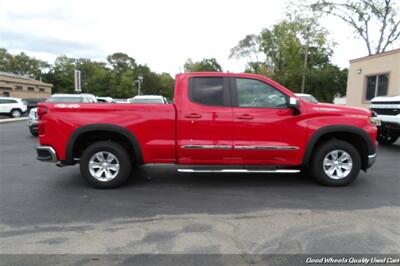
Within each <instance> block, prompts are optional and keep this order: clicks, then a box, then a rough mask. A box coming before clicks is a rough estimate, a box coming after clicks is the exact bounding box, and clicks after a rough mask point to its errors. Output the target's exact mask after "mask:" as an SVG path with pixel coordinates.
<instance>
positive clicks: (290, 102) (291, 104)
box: [287, 97, 300, 115]
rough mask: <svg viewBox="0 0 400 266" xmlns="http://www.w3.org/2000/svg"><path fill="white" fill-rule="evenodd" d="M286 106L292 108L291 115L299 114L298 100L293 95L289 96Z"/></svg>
mask: <svg viewBox="0 0 400 266" xmlns="http://www.w3.org/2000/svg"><path fill="white" fill-rule="evenodd" d="M287 106H288V108H290V109H292V110H293V115H299V114H300V108H299V107H300V101H299V100H298V99H297V98H295V97H289V100H288V103H287Z"/></svg>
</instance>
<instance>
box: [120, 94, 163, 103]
mask: <svg viewBox="0 0 400 266" xmlns="http://www.w3.org/2000/svg"><path fill="white" fill-rule="evenodd" d="M128 101H129V102H130V103H164V104H166V103H168V101H167V99H166V98H165V97H163V96H161V95H137V96H135V97H133V98H131V99H128Z"/></svg>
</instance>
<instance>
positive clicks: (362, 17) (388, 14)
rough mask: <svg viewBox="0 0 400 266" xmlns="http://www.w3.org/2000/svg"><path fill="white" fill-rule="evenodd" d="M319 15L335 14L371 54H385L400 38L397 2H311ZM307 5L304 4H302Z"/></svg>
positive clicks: (322, 0)
mask: <svg viewBox="0 0 400 266" xmlns="http://www.w3.org/2000/svg"><path fill="white" fill-rule="evenodd" d="M307 2H311V3H310V4H309V7H310V8H311V9H312V10H313V11H314V12H316V13H323V14H328V15H333V16H335V17H337V18H339V19H340V20H342V21H344V22H345V23H346V24H348V25H349V26H350V27H352V28H353V30H354V32H355V34H356V36H357V37H359V38H361V39H362V40H363V41H364V43H365V45H366V47H367V50H368V54H369V55H371V54H373V53H382V52H385V51H386V49H387V48H388V47H390V46H391V45H392V44H394V43H396V42H397V41H398V40H399V39H400V13H399V11H400V6H399V4H398V1H394V0H336V1H332V0H312V1H306V3H307ZM303 5H304V4H303Z"/></svg>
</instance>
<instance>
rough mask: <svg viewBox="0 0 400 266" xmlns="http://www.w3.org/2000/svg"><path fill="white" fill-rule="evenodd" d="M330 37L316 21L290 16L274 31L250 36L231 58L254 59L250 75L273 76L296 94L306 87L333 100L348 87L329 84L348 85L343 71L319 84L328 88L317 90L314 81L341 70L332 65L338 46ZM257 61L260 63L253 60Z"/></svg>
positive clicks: (248, 68)
mask: <svg viewBox="0 0 400 266" xmlns="http://www.w3.org/2000/svg"><path fill="white" fill-rule="evenodd" d="M327 36H328V32H327V31H326V30H325V29H324V28H323V27H321V26H320V25H319V23H318V21H317V20H316V19H315V18H302V17H299V16H288V18H287V19H285V20H283V21H281V22H279V23H277V24H275V25H273V26H272V27H271V28H267V29H263V30H262V31H261V32H260V34H258V35H248V36H246V37H245V38H244V39H243V40H241V41H240V42H239V43H238V45H237V46H236V47H234V48H232V49H231V57H236V58H241V57H245V58H247V59H248V60H250V61H249V62H248V64H247V66H246V72H250V73H257V74H261V75H265V76H269V77H271V78H272V79H274V80H276V81H277V82H279V83H281V84H282V85H284V86H286V87H288V88H290V89H291V90H293V91H295V92H300V91H301V88H302V85H303V84H305V86H304V92H306V93H307V92H313V93H314V94H315V95H316V96H317V97H318V98H320V99H321V100H329V101H331V100H332V99H333V97H332V95H335V94H337V93H340V92H341V91H343V89H345V87H346V85H345V83H344V85H343V88H339V87H338V86H331V85H330V84H329V83H330V82H332V81H333V80H335V79H337V78H338V79H340V81H341V82H339V84H343V81H344V82H346V79H347V78H345V79H344V80H343V75H341V72H340V69H338V70H339V71H334V72H333V73H332V74H333V75H324V78H323V79H321V80H320V82H319V84H321V81H323V82H326V84H325V85H324V86H321V87H317V86H315V85H314V84H316V83H315V82H314V80H312V79H316V78H317V77H318V73H320V74H324V73H325V72H324V71H326V70H327V69H330V70H332V69H334V70H337V69H336V68H337V67H335V66H333V65H332V64H331V63H330V58H331V56H332V54H333V51H332V49H331V47H333V46H334V44H333V43H332V42H331V41H329V40H328V38H327ZM256 54H257V56H256ZM254 58H256V61H251V60H252V59H254ZM260 58H262V59H260ZM257 60H258V61H257ZM334 75H337V76H334ZM330 79H331V80H330ZM326 88H329V89H326ZM318 90H320V91H318ZM329 90H333V91H329ZM317 91H318V93H317Z"/></svg>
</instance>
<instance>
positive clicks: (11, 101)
mask: <svg viewBox="0 0 400 266" xmlns="http://www.w3.org/2000/svg"><path fill="white" fill-rule="evenodd" d="M0 103H4V104H6V103H17V101H16V100H11V99H1V100H0Z"/></svg>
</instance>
